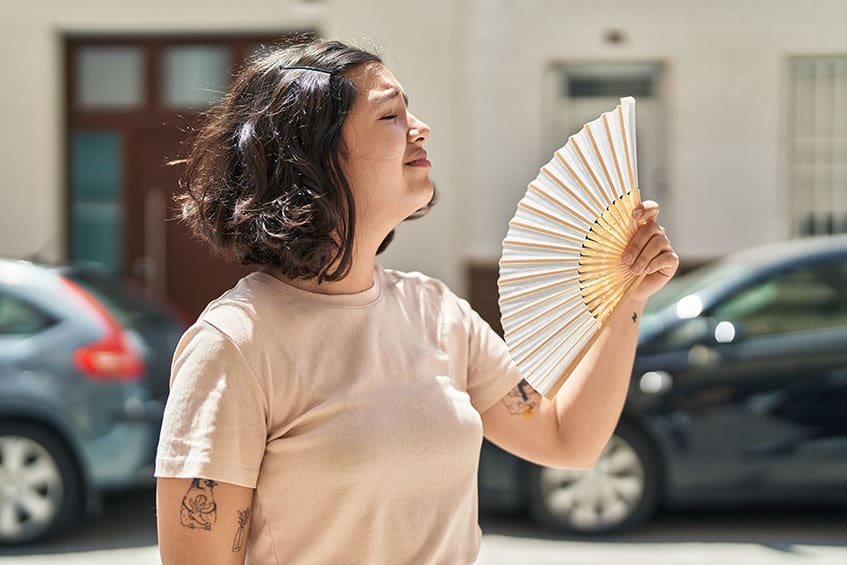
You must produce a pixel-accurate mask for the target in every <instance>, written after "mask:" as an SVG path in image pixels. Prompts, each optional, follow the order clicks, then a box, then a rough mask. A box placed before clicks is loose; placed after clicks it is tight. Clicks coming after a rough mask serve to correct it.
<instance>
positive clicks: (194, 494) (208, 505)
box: [179, 479, 218, 531]
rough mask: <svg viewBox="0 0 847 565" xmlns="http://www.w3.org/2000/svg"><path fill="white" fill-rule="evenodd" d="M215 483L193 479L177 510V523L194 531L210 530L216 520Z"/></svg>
mask: <svg viewBox="0 0 847 565" xmlns="http://www.w3.org/2000/svg"><path fill="white" fill-rule="evenodd" d="M217 485H218V484H217V483H216V482H215V481H209V480H207V479H194V480H192V481H191V486H190V487H188V492H186V493H185V496H184V497H183V498H182V505H181V506H180V508H179V523H180V524H182V525H183V526H185V527H186V528H189V529H192V530H195V529H201V530H207V531H208V530H211V529H212V525H213V524H214V523H215V521H216V520H217V519H218V505H217V503H215V492H214V491H215V487H216V486H217Z"/></svg>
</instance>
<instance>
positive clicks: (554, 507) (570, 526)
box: [529, 423, 662, 534]
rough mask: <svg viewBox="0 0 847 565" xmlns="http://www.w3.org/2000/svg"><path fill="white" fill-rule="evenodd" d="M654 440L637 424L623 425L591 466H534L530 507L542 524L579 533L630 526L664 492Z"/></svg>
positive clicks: (650, 509) (643, 516) (645, 515)
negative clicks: (635, 425) (571, 467)
mask: <svg viewBox="0 0 847 565" xmlns="http://www.w3.org/2000/svg"><path fill="white" fill-rule="evenodd" d="M661 483H662V480H661V470H660V466H659V458H658V456H657V454H656V451H655V449H654V448H653V444H652V443H651V442H650V440H649V439H648V438H647V437H646V436H645V435H644V433H643V432H641V431H640V430H638V429H636V428H635V427H633V426H632V425H629V424H626V423H622V424H621V425H620V426H618V429H617V430H616V431H615V434H614V435H613V436H612V438H611V440H610V441H609V443H608V444H607V445H606V448H605V449H604V450H603V453H602V455H600V459H599V460H598V461H597V464H596V465H595V466H594V468H592V469H590V470H571V469H551V468H549V467H539V466H535V465H534V466H532V467H531V468H530V470H529V509H530V513H531V515H532V517H533V518H534V519H535V521H536V522H538V523H539V524H541V525H544V526H547V527H551V528H554V529H557V530H561V531H568V532H575V533H580V534H605V533H612V532H618V531H622V530H625V529H627V528H631V527H633V526H635V525H636V524H639V523H641V522H643V521H644V520H646V519H647V518H649V517H650V516H652V514H653V513H654V511H655V510H656V507H657V506H658V504H659V499H660V491H661Z"/></svg>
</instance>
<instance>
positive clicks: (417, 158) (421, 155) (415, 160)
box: [404, 151, 432, 167]
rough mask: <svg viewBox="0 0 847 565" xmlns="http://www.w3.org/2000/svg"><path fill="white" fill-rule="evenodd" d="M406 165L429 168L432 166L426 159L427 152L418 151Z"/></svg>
mask: <svg viewBox="0 0 847 565" xmlns="http://www.w3.org/2000/svg"><path fill="white" fill-rule="evenodd" d="M404 165H408V166H410V167H429V166H431V165H432V163H430V162H429V161H428V160H427V158H426V151H418V152H417V153H415V154H414V155H413V156H412V158H411V159H409V160H408V161H406V162H405V163H404Z"/></svg>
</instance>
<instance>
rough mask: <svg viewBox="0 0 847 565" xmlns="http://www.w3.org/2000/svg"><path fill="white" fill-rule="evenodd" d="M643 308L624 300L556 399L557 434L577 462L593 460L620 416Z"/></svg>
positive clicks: (588, 464)
mask: <svg viewBox="0 0 847 565" xmlns="http://www.w3.org/2000/svg"><path fill="white" fill-rule="evenodd" d="M643 310H644V304H643V303H641V302H637V301H634V300H626V301H624V302H622V303H621V304H620V305H619V307H618V308H617V309H616V311H615V313H614V314H613V315H612V316H611V317H610V318H609V320H608V321H607V324H606V326H605V328H604V330H603V331H602V333H601V334H600V336H599V337H598V339H597V341H596V342H595V343H594V345H593V346H592V347H591V349H590V350H589V351H588V352H587V353H586V355H585V357H584V358H583V359H582V361H581V362H580V363H579V364H578V365H577V367H576V368H575V369H574V371H573V372H572V373H571V375H570V376H569V377H568V379H567V381H565V384H564V386H562V388H561V389H560V390H559V393H558V394H557V395H556V397H555V399H554V400H553V404H554V406H555V413H556V419H557V427H558V435H559V440H560V442H561V445H562V447H563V448H564V451H565V452H566V453H568V454H569V458H572V459H573V460H574V463H575V464H576V465H577V466H579V467H591V466H593V464H594V463H595V462H596V460H597V458H598V457H599V456H600V453H601V452H602V450H603V447H604V446H605V445H606V443H607V442H608V441H609V438H610V437H611V435H612V432H613V431H614V429H615V426H616V425H617V422H618V419H619V418H620V414H621V411H622V410H623V405H624V402H625V401H626V395H627V391H628V389H629V382H630V377H631V374H632V364H633V360H634V359H635V348H636V345H637V340H638V327H639V322H640V320H641V314H642V312H643Z"/></svg>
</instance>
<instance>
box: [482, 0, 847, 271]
mask: <svg viewBox="0 0 847 565" xmlns="http://www.w3.org/2000/svg"><path fill="white" fill-rule="evenodd" d="M472 4H473V7H472V10H471V14H470V17H469V18H468V21H469V22H470V27H469V30H468V31H469V39H468V45H469V46H470V66H469V69H468V73H469V77H470V78H469V84H470V92H469V95H470V99H471V100H473V103H472V104H471V106H470V110H471V120H472V124H471V127H470V130H469V131H470V132H471V139H470V147H471V152H470V155H469V163H470V170H471V171H472V175H471V178H472V179H473V180H472V182H471V184H470V186H469V196H468V198H469V199H470V200H471V201H472V202H474V209H475V212H476V213H475V214H474V215H473V217H472V219H471V222H472V223H471V233H470V244H469V247H468V250H467V251H468V253H469V254H470V255H472V256H474V257H484V258H496V256H497V255H498V254H499V252H500V249H499V245H500V241H501V240H502V238H503V237H504V236H505V232H506V222H507V221H508V219H509V218H510V217H511V215H512V214H513V213H514V209H515V204H516V203H517V201H518V200H519V199H520V197H521V195H522V194H523V191H524V190H525V188H526V185H527V183H528V182H529V181H530V180H532V179H533V178H534V177H535V175H536V174H537V173H538V168H539V166H540V165H541V164H542V163H543V162H544V161H546V160H547V159H548V158H549V154H547V148H545V147H543V145H542V144H543V140H542V139H541V137H540V136H539V135H538V132H540V131H542V119H543V116H542V112H543V110H542V96H541V95H540V93H541V86H542V84H543V76H544V71H545V68H546V65H547V64H548V63H549V62H551V61H573V62H581V61H617V60H631V61H639V60H656V61H661V62H663V63H665V65H666V73H667V76H666V77H665V78H666V80H665V85H664V86H665V90H664V92H663V93H662V94H663V96H664V100H665V102H666V127H667V131H666V147H667V151H668V158H667V162H668V164H669V170H668V175H667V181H668V185H669V188H668V192H669V193H670V195H671V198H670V200H669V201H667V202H664V207H663V222H664V223H666V224H667V225H668V227H669V230H670V232H671V235H672V237H673V239H674V242H675V245H676V247H677V249H678V251H679V252H680V253H681V255H682V256H683V259H689V260H695V261H696V260H701V259H706V258H712V257H715V256H718V255H721V254H723V253H725V252H728V251H731V250H734V249H737V248H740V247H743V246H746V245H750V244H755V243H759V242H764V241H771V240H775V239H784V238H787V237H789V236H790V234H791V226H790V225H789V222H788V220H789V210H788V208H787V206H788V205H789V202H790V200H789V197H788V194H787V183H786V169H785V156H786V151H785V147H784V136H785V123H784V122H785V115H786V96H785V94H786V83H785V81H786V73H787V65H786V62H787V58H788V57H789V56H793V55H820V54H847V33H845V32H847V2H839V1H837V0H816V1H814V2H808V1H804V0H782V1H777V0H744V1H743V2H739V1H737V0H712V1H710V2H701V1H696V0H679V1H669V0H640V1H634V0H594V1H593V2H588V3H586V2H577V1H574V0H532V1H525V2H520V3H517V2H512V1H509V0H475V1H474V2H473V3H472ZM609 29H619V30H621V31H622V32H623V33H624V34H625V41H624V42H623V43H621V44H609V43H607V42H606V41H604V39H603V37H604V34H605V32H606V31H607V30H609ZM566 133H568V132H563V136H564V135H565V134H566ZM563 142H564V139H563ZM642 191H643V194H644V195H645V197H650V187H649V186H645V187H642Z"/></svg>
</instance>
